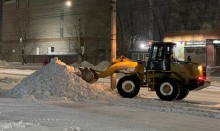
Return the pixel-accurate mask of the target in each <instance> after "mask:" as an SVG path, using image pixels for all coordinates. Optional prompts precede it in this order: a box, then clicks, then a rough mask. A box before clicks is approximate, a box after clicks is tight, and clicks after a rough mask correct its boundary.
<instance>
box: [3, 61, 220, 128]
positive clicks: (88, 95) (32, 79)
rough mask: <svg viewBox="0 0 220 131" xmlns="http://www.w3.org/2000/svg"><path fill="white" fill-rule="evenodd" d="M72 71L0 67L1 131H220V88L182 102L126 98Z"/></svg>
mask: <svg viewBox="0 0 220 131" xmlns="http://www.w3.org/2000/svg"><path fill="white" fill-rule="evenodd" d="M26 66H27V65H26ZM74 71H75V70H74V68H72V67H69V66H67V65H65V63H62V62H59V61H57V63H56V64H51V65H48V66H46V67H40V68H39V69H38V70H33V69H31V68H28V69H18V68H17V69H11V66H10V69H9V68H7V66H4V68H0V89H1V90H0V131H24V130H27V131H75V130H76V131H77V130H83V131H85V130H86V131H87V130H91V131H99V130H100V131H115V130H116V131H129V130H131V131H133V130H135V131H136V130H140V131H188V130H193V131H201V130H202V131H207V130H210V131H219V130H220V127H219V126H217V125H218V124H219V123H220V90H219V88H220V87H217V86H211V87H209V88H206V89H203V90H201V91H193V92H190V94H189V96H188V97H187V98H186V99H185V100H182V101H172V102H167V101H161V100H159V99H158V98H157V96H156V95H155V93H154V92H148V90H147V89H146V88H143V89H141V91H140V93H139V94H138V96H137V97H135V98H133V99H125V98H121V97H120V96H119V95H118V94H117V91H116V90H114V91H110V90H109V88H110V83H109V79H100V80H99V81H98V82H97V83H95V84H93V85H90V84H87V83H85V82H84V81H82V80H80V78H78V77H77V76H75V75H73V74H72V72H74ZM10 89H12V90H10ZM8 90H10V91H8Z"/></svg>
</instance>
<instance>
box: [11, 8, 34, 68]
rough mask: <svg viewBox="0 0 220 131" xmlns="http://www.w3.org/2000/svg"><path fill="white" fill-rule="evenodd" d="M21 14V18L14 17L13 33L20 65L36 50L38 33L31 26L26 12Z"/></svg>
mask: <svg viewBox="0 0 220 131" xmlns="http://www.w3.org/2000/svg"><path fill="white" fill-rule="evenodd" d="M16 14H17V13H16ZM18 14H19V13H18ZM22 14H23V15H22V16H19V15H16V18H17V20H16V22H15V29H16V31H15V32H16V36H17V38H18V40H19V44H18V45H19V46H18V48H19V50H20V53H21V58H22V64H25V63H26V62H27V55H30V54H31V53H32V52H33V50H34V49H35V48H36V42H37V41H38V40H37V35H38V31H37V30H35V29H34V26H33V25H31V22H30V16H29V13H28V11H27V10H25V12H24V13H22Z"/></svg>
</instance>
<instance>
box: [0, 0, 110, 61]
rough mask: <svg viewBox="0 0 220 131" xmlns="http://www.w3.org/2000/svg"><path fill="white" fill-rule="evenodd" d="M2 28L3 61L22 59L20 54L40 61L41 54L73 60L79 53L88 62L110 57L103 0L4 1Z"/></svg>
mask: <svg viewBox="0 0 220 131" xmlns="http://www.w3.org/2000/svg"><path fill="white" fill-rule="evenodd" d="M67 2H70V3H67ZM2 27H3V28H2V34H3V35H2V59H3V60H6V61H16V62H18V61H22V56H24V55H25V57H26V58H30V59H27V62H40V59H41V57H43V56H47V57H50V56H60V57H61V58H62V57H65V56H66V57H69V58H70V59H69V60H71V58H72V60H76V57H77V55H81V56H82V58H83V60H86V59H87V60H88V61H89V60H91V59H94V60H93V61H97V59H100V60H101V59H102V60H103V59H108V58H109V57H110V55H109V54H110V44H111V43H110V42H111V3H110V2H109V1H107V0H4V1H3V21H2ZM77 59H78V58H77ZM95 59H96V60H95ZM66 60H67V59H66ZM70 62H74V61H69V63H70Z"/></svg>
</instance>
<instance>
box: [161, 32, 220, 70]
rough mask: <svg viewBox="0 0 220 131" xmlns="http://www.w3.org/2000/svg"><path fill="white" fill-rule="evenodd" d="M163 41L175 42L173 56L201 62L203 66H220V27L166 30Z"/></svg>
mask: <svg viewBox="0 0 220 131" xmlns="http://www.w3.org/2000/svg"><path fill="white" fill-rule="evenodd" d="M164 41H167V42H175V43H176V47H175V56H176V57H177V58H178V59H179V60H185V61H186V60H187V57H188V56H191V58H192V61H193V62H196V63H202V64H203V65H205V66H209V67H216V66H220V57H219V56H220V28H216V29H213V30H202V31H182V32H167V33H165V36H164Z"/></svg>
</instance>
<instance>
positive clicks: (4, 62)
mask: <svg viewBox="0 0 220 131" xmlns="http://www.w3.org/2000/svg"><path fill="white" fill-rule="evenodd" d="M7 65H9V64H8V62H6V61H2V60H1V61H0V66H7Z"/></svg>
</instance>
